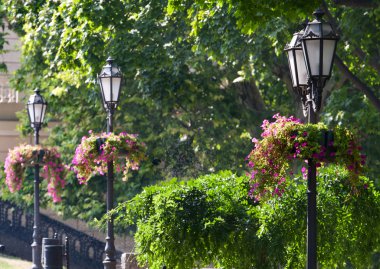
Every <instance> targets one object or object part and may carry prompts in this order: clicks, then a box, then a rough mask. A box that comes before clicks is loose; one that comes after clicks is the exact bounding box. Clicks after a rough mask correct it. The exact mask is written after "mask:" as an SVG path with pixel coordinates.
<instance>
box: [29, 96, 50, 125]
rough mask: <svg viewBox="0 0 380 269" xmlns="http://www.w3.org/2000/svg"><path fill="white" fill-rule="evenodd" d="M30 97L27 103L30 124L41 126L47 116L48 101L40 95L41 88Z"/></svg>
mask: <svg viewBox="0 0 380 269" xmlns="http://www.w3.org/2000/svg"><path fill="white" fill-rule="evenodd" d="M35 92H36V93H35V94H33V95H31V96H30V97H29V100H28V103H27V112H28V117H29V121H30V124H31V126H32V127H33V128H36V127H38V128H39V127H40V126H41V125H42V123H43V121H44V118H45V112H46V107H47V102H46V101H45V99H44V98H43V97H42V96H41V95H40V93H39V90H36V91H35Z"/></svg>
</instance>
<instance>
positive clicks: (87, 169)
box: [72, 131, 146, 184]
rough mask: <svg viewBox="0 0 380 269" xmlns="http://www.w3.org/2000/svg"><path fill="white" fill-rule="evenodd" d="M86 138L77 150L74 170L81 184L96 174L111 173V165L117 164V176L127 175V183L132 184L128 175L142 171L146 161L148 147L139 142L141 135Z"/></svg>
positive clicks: (104, 134)
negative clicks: (121, 173) (141, 163)
mask: <svg viewBox="0 0 380 269" xmlns="http://www.w3.org/2000/svg"><path fill="white" fill-rule="evenodd" d="M89 133H90V136H89V137H87V136H84V137H83V138H82V141H81V143H80V144H79V145H78V146H77V148H76V150H75V155H74V158H73V161H72V165H73V166H72V170H73V171H74V172H75V173H76V175H77V178H78V180H79V183H80V184H86V183H87V182H88V181H89V180H90V178H91V177H92V176H94V175H96V174H99V175H104V174H105V173H106V172H107V162H111V161H112V162H113V163H114V165H115V169H116V171H117V172H120V171H123V180H124V181H127V180H128V176H127V174H128V171H129V170H130V169H131V170H138V169H139V165H140V162H141V161H142V160H144V159H145V150H146V146H145V144H144V143H141V142H139V141H138V140H137V135H133V134H128V133H125V132H123V133H120V134H119V135H116V134H113V133H110V134H107V133H101V134H93V133H92V132H91V131H90V132H89Z"/></svg>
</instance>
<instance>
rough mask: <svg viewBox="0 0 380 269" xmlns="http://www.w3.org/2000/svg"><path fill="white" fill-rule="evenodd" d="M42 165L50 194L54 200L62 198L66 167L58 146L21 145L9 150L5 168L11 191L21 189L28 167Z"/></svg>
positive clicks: (43, 175)
mask: <svg viewBox="0 0 380 269" xmlns="http://www.w3.org/2000/svg"><path fill="white" fill-rule="evenodd" d="M37 164H38V165H40V166H41V167H42V172H41V178H43V179H45V180H46V181H47V182H48V183H47V190H48V194H49V195H50V196H51V197H52V198H53V201H54V202H59V201H60V200H61V196H60V194H61V191H62V189H63V188H64V186H65V184H66V183H65V180H64V178H65V176H66V168H65V166H64V164H63V163H62V160H61V157H60V154H59V153H58V151H57V149H56V148H48V147H46V148H45V147H41V146H31V145H20V146H18V147H15V148H14V149H12V150H9V153H8V156H7V157H6V159H5V165H4V170H5V174H6V178H5V181H6V184H7V185H8V188H9V190H10V191H11V192H15V191H18V190H20V189H21V187H22V183H23V180H24V176H25V169H26V167H31V166H35V165H37Z"/></svg>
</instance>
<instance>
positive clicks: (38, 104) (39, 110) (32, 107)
mask: <svg viewBox="0 0 380 269" xmlns="http://www.w3.org/2000/svg"><path fill="white" fill-rule="evenodd" d="M34 92H35V94H33V95H31V96H30V97H29V100H28V103H27V105H26V107H27V112H28V116H29V121H30V125H31V126H32V128H33V129H34V144H35V145H38V144H39V131H40V129H41V127H42V122H43V120H44V117H45V112H46V107H47V102H46V101H45V99H44V98H43V97H42V96H41V95H40V90H39V89H36V90H34ZM39 172H40V166H39V164H38V163H36V164H35V165H34V225H33V243H32V245H31V246H32V260H33V264H32V269H41V268H42V267H41V238H40V237H41V236H40V231H39V228H40V227H39V226H40V174H39Z"/></svg>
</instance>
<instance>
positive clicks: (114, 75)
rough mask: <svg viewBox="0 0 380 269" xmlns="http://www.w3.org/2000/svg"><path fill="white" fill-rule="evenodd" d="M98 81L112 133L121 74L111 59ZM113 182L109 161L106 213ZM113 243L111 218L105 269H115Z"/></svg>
mask: <svg viewBox="0 0 380 269" xmlns="http://www.w3.org/2000/svg"><path fill="white" fill-rule="evenodd" d="M98 81H99V85H100V90H101V92H102V99H103V106H104V108H105V110H106V111H107V133H112V132H113V114H114V112H115V110H116V107H117V104H118V102H119V96H120V88H121V81H122V74H121V72H120V69H119V68H118V67H117V65H115V64H114V60H113V59H112V58H111V57H108V59H107V64H106V65H105V66H103V69H102V71H101V73H100V74H99V75H98ZM113 181H114V170H113V162H112V161H109V162H108V163H107V213H108V212H109V211H111V210H112V208H113ZM114 241H115V238H114V231H113V218H112V217H111V219H109V221H108V222H107V237H106V247H105V253H106V257H105V259H104V261H103V264H104V268H105V269H116V259H115V242H114Z"/></svg>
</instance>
